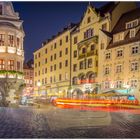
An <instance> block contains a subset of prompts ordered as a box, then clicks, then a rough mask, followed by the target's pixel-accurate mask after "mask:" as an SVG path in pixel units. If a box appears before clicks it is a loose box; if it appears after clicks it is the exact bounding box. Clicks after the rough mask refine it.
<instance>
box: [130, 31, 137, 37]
mask: <svg viewBox="0 0 140 140" xmlns="http://www.w3.org/2000/svg"><path fill="white" fill-rule="evenodd" d="M135 34H136V30H135V29H131V30H130V34H129V36H130V38H132V37H135Z"/></svg>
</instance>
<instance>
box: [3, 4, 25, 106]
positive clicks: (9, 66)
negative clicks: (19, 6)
mask: <svg viewBox="0 0 140 140" xmlns="http://www.w3.org/2000/svg"><path fill="white" fill-rule="evenodd" d="M22 23H23V21H22V20H20V18H19V15H18V13H16V12H15V11H14V9H13V6H12V3H11V2H0V97H1V102H2V104H5V103H6V102H10V103H15V102H16V95H18V94H19V92H20V91H21V89H22V87H23V84H24V81H23V61H24V49H23V39H24V31H23V27H22Z"/></svg>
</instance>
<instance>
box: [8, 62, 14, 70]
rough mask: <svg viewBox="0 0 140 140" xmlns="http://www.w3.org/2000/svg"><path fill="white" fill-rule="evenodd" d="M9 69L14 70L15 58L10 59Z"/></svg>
mask: <svg viewBox="0 0 140 140" xmlns="http://www.w3.org/2000/svg"><path fill="white" fill-rule="evenodd" d="M8 70H14V60H8Z"/></svg>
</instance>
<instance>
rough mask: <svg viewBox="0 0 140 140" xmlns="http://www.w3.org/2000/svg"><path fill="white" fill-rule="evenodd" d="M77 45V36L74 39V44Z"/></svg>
mask: <svg viewBox="0 0 140 140" xmlns="http://www.w3.org/2000/svg"><path fill="white" fill-rule="evenodd" d="M76 43H77V36H75V37H74V44H76Z"/></svg>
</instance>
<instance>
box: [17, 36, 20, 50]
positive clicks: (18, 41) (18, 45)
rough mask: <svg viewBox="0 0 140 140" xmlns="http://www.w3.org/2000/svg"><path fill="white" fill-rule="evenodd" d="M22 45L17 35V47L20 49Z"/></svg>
mask: <svg viewBox="0 0 140 140" xmlns="http://www.w3.org/2000/svg"><path fill="white" fill-rule="evenodd" d="M19 47H20V39H19V38H18V37H17V48H18V49H19Z"/></svg>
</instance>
